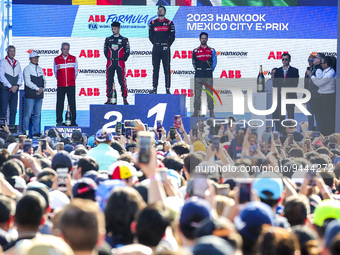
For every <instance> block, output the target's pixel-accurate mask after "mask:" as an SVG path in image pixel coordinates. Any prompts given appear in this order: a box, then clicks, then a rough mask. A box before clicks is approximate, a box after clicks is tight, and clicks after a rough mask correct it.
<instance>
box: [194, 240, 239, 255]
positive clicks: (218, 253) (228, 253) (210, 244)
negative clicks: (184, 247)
mask: <svg viewBox="0 0 340 255" xmlns="http://www.w3.org/2000/svg"><path fill="white" fill-rule="evenodd" d="M193 254H194V255H207V254H209V255H233V254H235V251H234V249H233V247H232V246H231V245H230V244H229V243H228V242H227V241H225V240H223V239H222V238H220V237H217V236H213V235H211V236H203V237H201V238H199V239H198V241H197V243H196V245H195V247H194V250H193Z"/></svg>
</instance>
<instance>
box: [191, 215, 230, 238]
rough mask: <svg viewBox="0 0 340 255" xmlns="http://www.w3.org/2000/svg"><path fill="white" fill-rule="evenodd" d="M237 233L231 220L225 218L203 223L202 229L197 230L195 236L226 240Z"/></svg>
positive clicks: (207, 220)
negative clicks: (211, 236) (212, 236)
mask: <svg viewBox="0 0 340 255" xmlns="http://www.w3.org/2000/svg"><path fill="white" fill-rule="evenodd" d="M235 232H236V230H235V227H234V225H233V223H232V222H231V221H230V220H228V219H227V218H225V217H218V218H212V219H209V218H208V219H205V220H203V221H201V223H200V227H199V228H197V229H196V230H195V236H196V237H202V236H208V235H215V236H218V237H222V238H224V237H228V236H229V235H230V234H231V233H235Z"/></svg>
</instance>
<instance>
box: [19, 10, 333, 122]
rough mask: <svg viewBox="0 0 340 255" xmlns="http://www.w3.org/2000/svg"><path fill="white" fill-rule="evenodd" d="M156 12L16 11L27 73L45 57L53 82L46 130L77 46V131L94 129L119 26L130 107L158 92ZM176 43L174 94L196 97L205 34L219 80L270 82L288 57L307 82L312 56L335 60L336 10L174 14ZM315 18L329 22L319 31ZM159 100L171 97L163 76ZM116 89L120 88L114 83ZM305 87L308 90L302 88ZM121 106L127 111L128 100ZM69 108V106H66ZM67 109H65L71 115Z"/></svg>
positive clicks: (169, 12)
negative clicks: (193, 83)
mask: <svg viewBox="0 0 340 255" xmlns="http://www.w3.org/2000/svg"><path fill="white" fill-rule="evenodd" d="M156 13H157V8H156V7H155V6H87V5H79V6H77V5H23V4H14V5H13V40H12V41H13V44H14V45H15V46H16V48H17V59H18V60H19V61H20V63H21V66H22V67H23V68H24V67H25V66H26V65H27V64H28V63H29V59H28V56H29V53H30V52H31V51H33V50H34V51H37V52H38V53H39V54H40V56H41V57H40V63H39V64H40V66H41V67H42V68H44V70H45V75H46V79H47V87H46V89H45V98H44V102H43V113H42V114H43V115H42V116H43V118H42V125H43V126H44V125H54V124H55V106H56V79H55V77H54V71H53V59H54V57H56V56H57V55H59V54H61V51H60V46H61V43H62V42H69V43H70V44H71V48H70V54H72V55H75V56H76V57H77V58H78V63H79V74H78V78H77V110H78V124H80V125H85V126H87V125H88V124H89V122H88V110H89V106H90V105H91V104H103V103H104V102H105V101H106V98H105V94H106V93H105V92H106V84H105V81H106V71H105V66H106V58H105V56H104V53H103V45H104V40H105V37H107V36H110V35H111V34H112V32H111V26H110V24H111V23H112V22H113V21H119V22H121V34H122V35H123V36H126V37H128V38H129V41H130V45H131V55H130V57H129V59H128V61H127V62H126V70H127V73H126V76H127V86H128V89H129V95H128V101H129V103H130V104H134V95H135V94H146V93H148V91H149V89H151V87H152V61H151V51H152V44H151V43H150V41H149V39H148V24H149V22H150V20H152V19H154V18H156ZM166 17H167V18H168V19H170V20H173V22H174V24H175V28H176V40H175V42H174V44H173V45H172V47H171V92H172V93H175V94H176V93H177V94H185V95H187V107H188V109H189V99H190V97H192V91H191V90H190V78H193V77H194V69H193V66H192V60H191V54H192V50H193V49H194V48H196V47H198V46H199V34H200V33H201V32H203V31H204V32H207V33H208V34H209V41H208V45H209V46H211V47H213V48H215V50H216V51H217V55H218V57H217V61H218V63H217V66H216V70H215V72H214V77H215V78H225V79H240V78H255V77H257V75H258V71H259V66H260V65H263V68H264V71H265V74H266V75H265V76H266V79H269V77H270V75H269V72H270V70H271V69H272V68H274V67H280V66H281V65H282V62H281V54H282V53H284V52H288V53H290V54H291V56H292V62H291V65H292V66H294V67H297V68H298V69H299V73H300V77H303V76H304V73H305V70H306V67H307V65H308V63H307V58H308V56H309V55H310V54H311V53H313V52H314V53H316V52H323V53H325V54H326V55H335V56H336V38H337V7H183V6H181V7H180V6H169V7H167V15H166ZM315 17H324V18H325V19H326V20H327V21H325V22H322V23H318V25H317V27H316V23H315ZM159 79H160V82H159V89H158V92H159V93H165V88H164V75H163V73H162V68H161V72H160V78H159ZM115 83H116V88H119V90H120V85H119V84H118V81H117V79H116V78H115ZM300 86H303V84H300ZM118 98H119V99H118V103H119V104H122V98H121V93H119V97H118ZM66 101H67V100H66ZM66 105H67V103H66V102H65V107H66Z"/></svg>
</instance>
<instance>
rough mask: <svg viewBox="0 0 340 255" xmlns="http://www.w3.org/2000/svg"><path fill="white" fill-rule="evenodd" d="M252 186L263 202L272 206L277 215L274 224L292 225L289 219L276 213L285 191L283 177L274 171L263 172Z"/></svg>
mask: <svg viewBox="0 0 340 255" xmlns="http://www.w3.org/2000/svg"><path fill="white" fill-rule="evenodd" d="M252 187H253V189H254V190H255V191H256V193H257V195H258V196H259V197H260V199H261V202H263V203H265V204H267V205H269V206H270V207H271V208H272V210H273V213H274V217H275V224H274V225H275V226H276V227H282V228H289V227H290V225H289V223H288V221H287V219H286V218H284V217H281V216H279V215H277V214H276V208H277V205H278V203H279V199H280V197H281V195H282V193H283V181H282V179H281V177H280V176H279V175H278V174H276V173H273V172H266V173H261V174H259V175H258V176H256V178H255V180H254V182H253V185H252Z"/></svg>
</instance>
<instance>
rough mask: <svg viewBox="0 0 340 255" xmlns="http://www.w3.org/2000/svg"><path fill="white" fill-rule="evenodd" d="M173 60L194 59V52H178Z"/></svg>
mask: <svg viewBox="0 0 340 255" xmlns="http://www.w3.org/2000/svg"><path fill="white" fill-rule="evenodd" d="M173 58H178V59H192V50H176V51H175V53H174V56H173Z"/></svg>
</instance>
